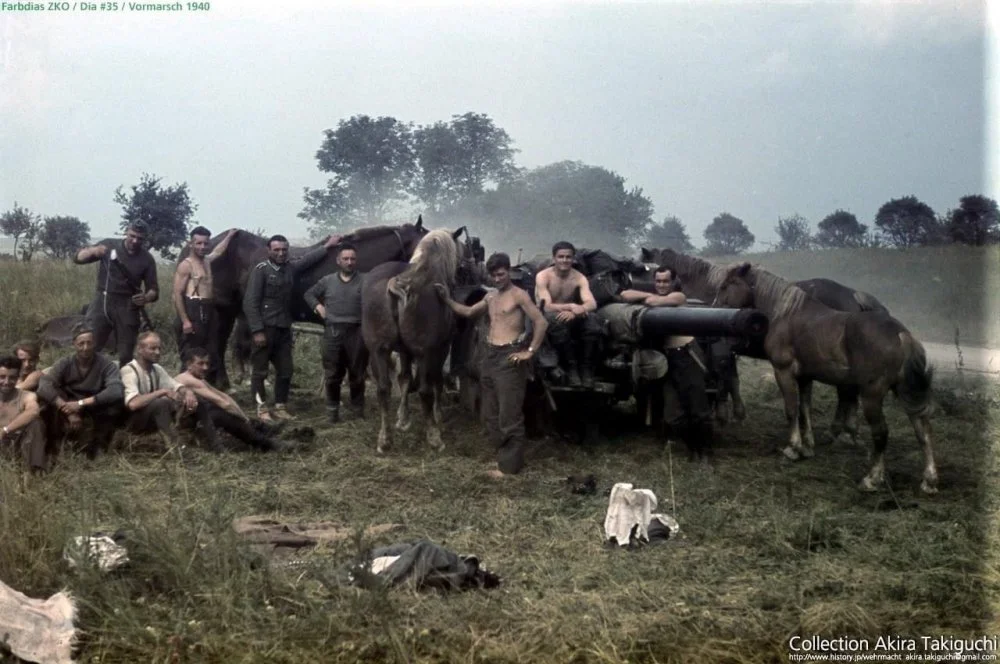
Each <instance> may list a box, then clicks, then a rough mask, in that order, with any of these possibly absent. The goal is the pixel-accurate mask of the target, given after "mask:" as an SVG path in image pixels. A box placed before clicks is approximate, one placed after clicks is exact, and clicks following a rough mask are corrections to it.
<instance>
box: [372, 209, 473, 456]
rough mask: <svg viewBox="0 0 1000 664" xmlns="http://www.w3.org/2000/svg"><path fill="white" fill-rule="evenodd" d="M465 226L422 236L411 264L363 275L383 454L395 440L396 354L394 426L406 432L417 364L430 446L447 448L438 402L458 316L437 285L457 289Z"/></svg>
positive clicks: (384, 266) (381, 267) (386, 266)
mask: <svg viewBox="0 0 1000 664" xmlns="http://www.w3.org/2000/svg"><path fill="white" fill-rule="evenodd" d="M464 230H465V229H464V227H463V228H460V229H458V230H457V231H455V232H450V231H447V230H433V231H431V232H430V233H428V234H427V235H425V236H424V237H423V238H422V239H421V240H420V243H419V244H418V245H417V248H416V250H415V251H414V252H413V257H412V258H411V259H410V261H409V263H401V262H392V263H383V264H382V265H379V266H378V267H376V268H374V269H373V270H371V271H370V272H369V273H368V274H366V275H365V281H364V285H363V286H362V290H361V335H362V338H363V339H364V341H365V345H366V346H367V347H368V352H369V353H370V357H371V364H370V366H371V369H372V375H373V377H374V379H375V381H376V383H377V386H378V405H379V413H380V415H381V417H382V426H381V428H380V429H379V434H378V446H377V451H378V452H379V453H380V454H381V453H383V452H385V450H386V449H388V447H389V446H390V444H391V443H392V434H391V431H390V429H389V398H390V396H391V392H392V377H391V375H390V372H391V370H392V353H393V352H396V353H398V354H399V359H400V368H399V378H398V384H399V392H400V401H399V410H398V412H397V417H396V429H398V430H400V431H405V430H406V429H408V428H409V427H410V414H409V400H408V396H407V395H408V392H409V387H410V381H411V380H412V366H413V364H416V365H417V379H418V381H419V383H420V401H421V403H422V405H423V412H424V420H425V426H426V427H427V444H428V445H429V446H430V447H431V448H432V449H436V450H442V449H444V442H443V441H442V439H441V406H440V400H441V394H442V392H443V391H444V361H445V358H446V357H447V356H448V351H449V348H450V346H451V342H452V336H453V332H454V329H455V316H454V314H453V313H452V311H451V309H449V308H448V306H447V305H445V304H444V303H443V302H442V301H441V299H440V297H439V296H438V294H437V291H436V290H435V289H434V284H435V283H442V284H447V285H448V287H449V289H451V288H452V287H454V285H455V278H456V275H457V273H458V270H459V266H460V265H461V264H462V262H463V261H465V260H466V257H465V255H464V254H465V249H466V245H464V244H461V243H459V241H458V237H459V236H460V235H461V233H462V232H463V231H464Z"/></svg>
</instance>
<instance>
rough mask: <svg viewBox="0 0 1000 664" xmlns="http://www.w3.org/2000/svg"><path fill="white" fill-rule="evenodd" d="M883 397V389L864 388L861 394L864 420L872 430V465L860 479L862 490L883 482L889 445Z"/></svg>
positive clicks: (874, 487)
mask: <svg viewBox="0 0 1000 664" xmlns="http://www.w3.org/2000/svg"><path fill="white" fill-rule="evenodd" d="M884 399H885V390H877V389H876V390H866V391H865V393H864V394H862V395H861V408H862V411H863V412H864V415H865V421H867V422H868V426H869V427H870V428H871V430H872V467H871V470H869V471H868V474H867V475H865V478H864V479H863V480H861V487H860V488H861V490H862V491H869V492H870V491H876V490H878V488H879V487H880V486H881V485H882V484H884V483H885V448H886V447H887V446H888V445H889V425H888V424H886V422H885V414H884V413H883V412H882V402H883V400H884Z"/></svg>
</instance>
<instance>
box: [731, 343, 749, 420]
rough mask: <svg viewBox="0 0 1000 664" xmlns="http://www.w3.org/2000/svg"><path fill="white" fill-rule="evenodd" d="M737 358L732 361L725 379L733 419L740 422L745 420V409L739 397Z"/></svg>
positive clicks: (740, 396)
mask: <svg viewBox="0 0 1000 664" xmlns="http://www.w3.org/2000/svg"><path fill="white" fill-rule="evenodd" d="M736 362H737V358H736V357H735V356H734V357H733V359H732V363H733V364H732V368H731V370H730V375H729V377H728V378H727V382H728V383H729V385H728V391H729V394H730V396H731V397H732V400H733V419H734V420H736V421H737V422H742V421H743V420H745V419H746V418H747V407H746V406H745V405H744V404H743V397H742V395H740V374H739V372H738V371H737V369H736Z"/></svg>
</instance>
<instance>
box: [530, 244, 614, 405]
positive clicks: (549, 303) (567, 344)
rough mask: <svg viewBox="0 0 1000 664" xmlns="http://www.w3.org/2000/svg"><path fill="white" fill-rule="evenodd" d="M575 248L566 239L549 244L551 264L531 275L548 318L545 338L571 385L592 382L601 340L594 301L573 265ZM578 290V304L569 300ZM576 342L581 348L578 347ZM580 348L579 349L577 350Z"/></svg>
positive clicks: (586, 283) (546, 318)
mask: <svg viewBox="0 0 1000 664" xmlns="http://www.w3.org/2000/svg"><path fill="white" fill-rule="evenodd" d="M575 256H576V248H575V247H574V246H573V245H572V244H570V243H569V242H556V243H555V244H554V245H553V246H552V259H553V261H554V263H555V264H554V265H552V267H547V268H545V269H544V270H542V271H540V272H539V273H538V276H537V277H535V301H536V302H538V306H539V307H540V308H541V310H542V311H543V312H545V320H547V321H548V322H549V341H550V343H551V344H552V346H553V347H554V348H555V351H556V353H557V354H558V356H559V365H560V366H561V367H565V368H566V369H567V374H568V382H569V384H570V386H572V387H579V386H580V385H581V384H582V385H583V386H584V387H593V386H594V363H595V362H596V361H597V351H598V345H599V344H600V340H601V332H602V328H601V323H600V321H599V320H598V319H597V317H596V316H595V315H594V311H596V310H597V301H596V300H594V295H593V293H591V292H590V284H589V283H588V282H587V278H586V277H585V276H583V274H581V273H580V272H578V271H577V270H575V269H574V268H573V258H574V257H575ZM577 292H579V294H580V300H581V301H582V304H577V303H575V302H573V299H574V297H575V295H576V293H577ZM578 343H579V344H580V345H582V348H578V347H577V345H578ZM578 350H582V353H578V352H577V351H578Z"/></svg>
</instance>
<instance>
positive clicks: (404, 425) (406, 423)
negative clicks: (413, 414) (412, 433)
mask: <svg viewBox="0 0 1000 664" xmlns="http://www.w3.org/2000/svg"><path fill="white" fill-rule="evenodd" d="M409 430H410V420H396V431H409Z"/></svg>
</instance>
